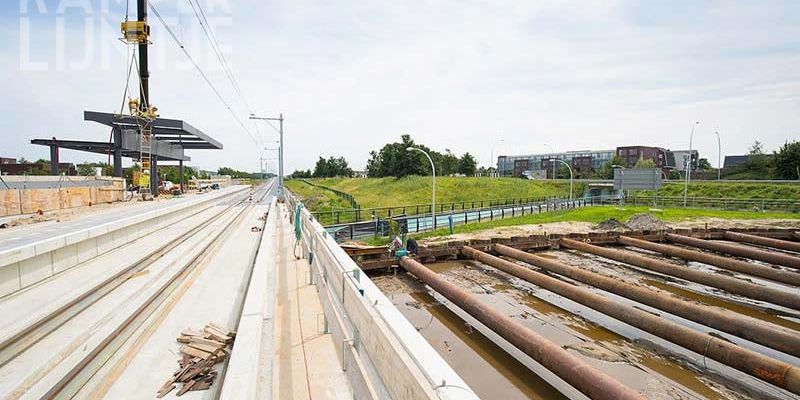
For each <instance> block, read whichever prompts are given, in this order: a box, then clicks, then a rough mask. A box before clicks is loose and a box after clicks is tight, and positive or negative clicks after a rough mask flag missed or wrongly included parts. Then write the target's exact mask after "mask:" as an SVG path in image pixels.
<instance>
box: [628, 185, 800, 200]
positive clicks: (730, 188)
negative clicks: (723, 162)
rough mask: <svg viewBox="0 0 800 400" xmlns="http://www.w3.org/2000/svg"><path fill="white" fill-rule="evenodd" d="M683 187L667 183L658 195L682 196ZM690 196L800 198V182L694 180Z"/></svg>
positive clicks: (651, 193)
mask: <svg viewBox="0 0 800 400" xmlns="http://www.w3.org/2000/svg"><path fill="white" fill-rule="evenodd" d="M683 187H684V184H683V183H677V182H675V183H667V184H665V185H664V186H662V187H661V189H659V190H658V195H659V196H666V197H672V196H676V197H682V196H683ZM634 194H636V195H642V196H652V195H653V192H652V191H641V192H635V193H634ZM688 196H689V197H713V198H734V199H794V200H800V184H798V183H797V182H792V181H787V182H785V183H751V182H742V183H734V182H715V181H702V182H700V181H694V182H690V183H689V189H688Z"/></svg>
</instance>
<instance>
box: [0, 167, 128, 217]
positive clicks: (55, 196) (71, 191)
mask: <svg viewBox="0 0 800 400" xmlns="http://www.w3.org/2000/svg"><path fill="white" fill-rule="evenodd" d="M23 178H24V180H23ZM33 178H39V179H33ZM42 178H50V180H47V179H42ZM53 178H56V179H58V178H59V177H27V176H26V177H15V176H4V177H3V180H4V181H5V182H6V183H7V184H8V186H10V187H11V189H2V190H0V217H5V216H10V215H21V214H35V213H38V212H47V211H56V210H64V209H69V208H76V207H86V206H89V205H92V204H100V203H113V202H116V201H122V200H124V197H125V192H124V189H125V180H124V179H122V178H107V177H81V178H85V179H77V180H71V181H70V185H64V186H61V185H62V183H63V182H62V181H58V180H56V181H53V180H52V179H53ZM70 179H73V178H72V177H70ZM81 185H83V186H81ZM47 186H52V187H47ZM5 187H6V186H5V185H2V184H0V188H5Z"/></svg>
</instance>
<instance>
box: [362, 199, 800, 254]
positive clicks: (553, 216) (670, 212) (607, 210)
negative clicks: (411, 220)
mask: <svg viewBox="0 0 800 400" xmlns="http://www.w3.org/2000/svg"><path fill="white" fill-rule="evenodd" d="M643 212H650V213H652V214H654V215H655V216H657V217H658V218H660V219H661V220H663V221H667V222H675V221H687V220H692V219H696V218H703V217H717V218H726V219H764V218H776V219H800V214H793V213H779V212H754V211H722V210H711V209H698V208H666V209H663V210H662V211H660V212H657V211H651V210H650V208H648V207H624V208H620V207H616V206H602V207H587V208H579V209H576V210H570V211H558V212H552V213H543V214H529V215H525V216H522V217H516V218H506V219H499V220H494V221H487V222H479V223H470V224H467V225H458V226H456V227H454V229H453V231H454V233H470V232H478V231H482V230H486V229H492V228H498V227H503V226H515V225H535V224H546V223H551V222H571V221H575V222H591V223H599V222H602V221H605V220H607V219H609V218H616V219H617V220H619V221H623V222H624V221H627V220H628V219H629V218H630V217H631V216H633V215H634V214H638V213H643ZM449 234H450V232H449V231H448V230H447V229H437V230H436V231H433V232H424V233H421V234H414V235H412V236H413V237H414V238H417V239H421V238H427V237H437V236H446V235H449ZM387 240H388V239H387V238H375V239H370V240H368V241H367V242H368V243H370V244H373V245H382V244H386V242H387Z"/></svg>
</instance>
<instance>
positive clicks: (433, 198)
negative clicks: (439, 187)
mask: <svg viewBox="0 0 800 400" xmlns="http://www.w3.org/2000/svg"><path fill="white" fill-rule="evenodd" d="M406 151H418V152H420V153H422V154H425V157H428V161H430V162H431V174H432V177H433V184H432V186H431V220H432V221H433V229H436V167H435V166H434V165H433V159H432V158H431V156H430V154H428V152H426V151H425V150H422V149H418V148H416V147H407V148H406Z"/></svg>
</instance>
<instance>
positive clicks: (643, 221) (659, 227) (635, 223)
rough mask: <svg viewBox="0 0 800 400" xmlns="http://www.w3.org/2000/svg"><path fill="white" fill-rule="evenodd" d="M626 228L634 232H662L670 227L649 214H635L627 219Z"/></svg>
mask: <svg viewBox="0 0 800 400" xmlns="http://www.w3.org/2000/svg"><path fill="white" fill-rule="evenodd" d="M627 225H628V227H630V228H631V229H633V230H635V231H664V230H668V229H670V226H669V225H667V224H666V223H664V221H662V220H660V219H658V218H657V217H655V216H653V214H650V213H641V214H636V215H634V216H632V217H630V218H629V219H628V224H627Z"/></svg>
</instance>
